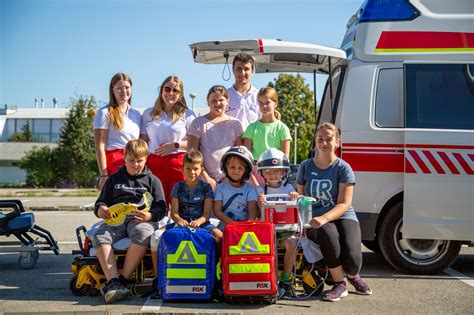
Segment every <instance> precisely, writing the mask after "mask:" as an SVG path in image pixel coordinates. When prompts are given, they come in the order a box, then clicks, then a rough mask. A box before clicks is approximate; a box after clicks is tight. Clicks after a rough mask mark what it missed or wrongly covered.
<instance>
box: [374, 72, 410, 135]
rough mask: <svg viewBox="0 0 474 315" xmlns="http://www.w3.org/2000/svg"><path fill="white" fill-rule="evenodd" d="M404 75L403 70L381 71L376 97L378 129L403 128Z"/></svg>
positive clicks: (376, 122)
mask: <svg viewBox="0 0 474 315" xmlns="http://www.w3.org/2000/svg"><path fill="white" fill-rule="evenodd" d="M402 75H403V71H402V69H401V68H398V69H381V70H380V71H379V76H378V80H377V94H376V97H375V124H376V125H377V126H378V127H381V128H402V127H403V120H404V119H403V118H404V112H403V102H402V101H401V99H402V98H401V95H402V91H401V82H402Z"/></svg>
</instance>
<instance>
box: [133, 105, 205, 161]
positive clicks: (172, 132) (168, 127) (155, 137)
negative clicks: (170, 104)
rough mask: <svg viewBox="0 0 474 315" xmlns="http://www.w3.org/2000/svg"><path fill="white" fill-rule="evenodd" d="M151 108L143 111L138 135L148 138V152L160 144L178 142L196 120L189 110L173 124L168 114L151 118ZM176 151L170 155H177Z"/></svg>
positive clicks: (163, 113) (153, 150)
mask: <svg viewBox="0 0 474 315" xmlns="http://www.w3.org/2000/svg"><path fill="white" fill-rule="evenodd" d="M152 110H153V107H150V108H147V109H145V111H144V112H143V116H142V124H141V130H140V133H142V134H146V135H147V136H148V151H149V152H150V153H153V152H155V150H156V149H158V148H159V147H160V146H161V145H162V144H164V143H168V142H178V141H181V140H183V138H184V137H185V136H186V133H187V131H188V128H189V126H190V125H191V122H192V121H193V120H194V119H195V118H196V114H194V112H193V111H192V110H190V109H188V110H186V111H185V112H184V115H183V117H181V118H180V119H178V120H177V121H176V122H175V123H173V120H172V119H171V117H170V116H168V114H166V113H165V112H162V113H161V115H160V116H159V117H155V119H154V120H152V118H151V112H152ZM178 151H179V150H178V149H176V150H175V151H174V152H172V153H171V154H175V153H177V152H178Z"/></svg>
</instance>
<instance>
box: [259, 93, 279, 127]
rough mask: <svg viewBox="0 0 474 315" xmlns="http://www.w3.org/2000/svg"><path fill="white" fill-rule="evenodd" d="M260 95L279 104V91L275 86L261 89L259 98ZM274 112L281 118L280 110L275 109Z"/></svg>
mask: <svg viewBox="0 0 474 315" xmlns="http://www.w3.org/2000/svg"><path fill="white" fill-rule="evenodd" d="M260 96H265V97H268V98H269V99H271V100H272V101H274V102H275V104H276V105H278V93H277V91H276V90H275V89H274V88H272V87H269V86H267V87H264V88H261V89H260V91H258V94H257V100H258V99H259V98H260ZM273 113H274V114H275V118H276V119H278V120H280V118H281V114H280V112H279V111H277V110H276V109H275V110H274V111H273Z"/></svg>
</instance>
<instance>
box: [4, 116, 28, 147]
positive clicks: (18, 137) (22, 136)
mask: <svg viewBox="0 0 474 315" xmlns="http://www.w3.org/2000/svg"><path fill="white" fill-rule="evenodd" d="M8 141H9V142H34V139H33V131H32V130H31V128H30V122H29V121H28V120H27V121H26V124H24V125H23V126H22V127H21V132H15V133H14V134H12V135H11V136H10V138H9V139H8Z"/></svg>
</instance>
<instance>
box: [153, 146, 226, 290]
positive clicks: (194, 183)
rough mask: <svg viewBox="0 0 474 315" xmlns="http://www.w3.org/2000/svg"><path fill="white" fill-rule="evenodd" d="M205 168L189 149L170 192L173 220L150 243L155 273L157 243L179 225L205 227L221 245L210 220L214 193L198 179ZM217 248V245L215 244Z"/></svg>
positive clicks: (218, 234)
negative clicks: (163, 235)
mask: <svg viewBox="0 0 474 315" xmlns="http://www.w3.org/2000/svg"><path fill="white" fill-rule="evenodd" d="M203 169H204V164H203V158H202V155H201V153H200V152H199V151H197V150H194V149H191V150H190V151H189V152H188V153H186V155H185V156H184V158H183V173H184V178H185V179H184V180H183V181H180V182H178V183H176V184H175V185H174V186H173V190H172V191H171V214H170V217H171V219H172V220H173V221H174V223H171V224H168V225H166V226H165V227H164V228H161V229H159V230H156V231H155V233H154V234H153V236H152V238H151V242H150V247H151V256H152V258H153V268H154V271H155V274H156V275H157V274H158V272H157V270H158V262H157V257H158V243H159V240H160V238H161V235H162V234H163V232H164V231H165V230H167V229H170V228H174V227H178V226H189V227H193V228H197V227H198V228H201V229H206V230H208V231H210V232H211V233H212V235H213V236H214V238H215V240H216V244H220V240H221V238H222V232H221V231H220V230H219V229H218V228H217V227H215V226H214V225H212V224H211V223H210V222H209V218H210V217H211V213H212V202H213V199H214V194H213V192H212V187H211V185H210V184H208V183H206V182H205V181H202V180H200V179H199V176H201V173H202V170H203ZM217 248H219V246H217ZM152 287H153V291H152V292H151V293H150V297H151V298H152V299H155V298H159V297H160V296H159V292H158V291H157V288H158V285H157V278H155V279H154V280H153V284H152Z"/></svg>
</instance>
